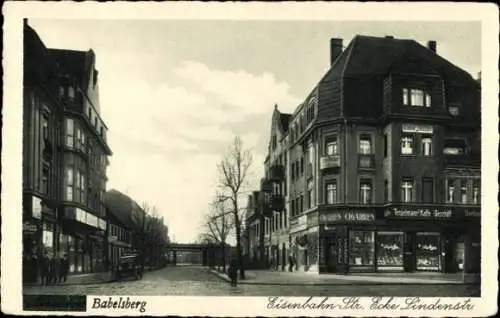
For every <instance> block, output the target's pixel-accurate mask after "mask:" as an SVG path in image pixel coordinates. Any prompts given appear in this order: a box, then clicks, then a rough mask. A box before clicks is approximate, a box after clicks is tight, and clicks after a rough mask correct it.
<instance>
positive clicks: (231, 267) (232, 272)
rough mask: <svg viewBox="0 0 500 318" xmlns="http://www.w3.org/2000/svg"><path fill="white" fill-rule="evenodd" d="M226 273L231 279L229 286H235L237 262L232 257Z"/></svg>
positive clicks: (236, 282)
mask: <svg viewBox="0 0 500 318" xmlns="http://www.w3.org/2000/svg"><path fill="white" fill-rule="evenodd" d="M228 274H229V278H230V279H231V286H236V285H237V284H238V262H237V261H236V258H234V257H233V258H231V261H230V262H229V268H228Z"/></svg>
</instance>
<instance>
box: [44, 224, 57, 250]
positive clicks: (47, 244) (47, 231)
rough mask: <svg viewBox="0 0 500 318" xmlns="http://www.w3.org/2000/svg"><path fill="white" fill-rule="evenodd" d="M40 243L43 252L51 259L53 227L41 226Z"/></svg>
mask: <svg viewBox="0 0 500 318" xmlns="http://www.w3.org/2000/svg"><path fill="white" fill-rule="evenodd" d="M42 243H43V250H44V251H46V252H47V253H48V255H49V257H51V256H52V255H53V253H54V227H53V225H52V224H48V223H44V224H43V232H42Z"/></svg>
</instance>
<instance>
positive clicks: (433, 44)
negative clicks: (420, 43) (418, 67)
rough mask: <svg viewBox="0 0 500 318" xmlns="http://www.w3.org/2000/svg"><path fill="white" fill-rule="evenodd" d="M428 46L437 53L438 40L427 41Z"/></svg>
mask: <svg viewBox="0 0 500 318" xmlns="http://www.w3.org/2000/svg"><path fill="white" fill-rule="evenodd" d="M427 48H428V49H429V50H431V51H432V52H434V53H436V41H429V42H427Z"/></svg>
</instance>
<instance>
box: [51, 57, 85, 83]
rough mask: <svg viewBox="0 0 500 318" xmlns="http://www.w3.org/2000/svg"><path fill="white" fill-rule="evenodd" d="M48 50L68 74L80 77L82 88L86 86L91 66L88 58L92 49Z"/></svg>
mask: <svg viewBox="0 0 500 318" xmlns="http://www.w3.org/2000/svg"><path fill="white" fill-rule="evenodd" d="M49 52H50V53H51V54H52V56H53V57H54V59H55V60H56V61H57V63H58V64H59V65H61V66H62V67H63V68H64V70H65V71H67V72H68V73H69V75H71V76H73V77H74V78H77V79H81V81H82V82H81V85H82V87H83V88H86V87H88V83H89V82H88V81H89V74H90V71H91V70H90V68H91V67H92V63H91V61H89V60H90V59H91V58H92V57H91V56H90V55H91V54H92V51H76V50H62V49H49Z"/></svg>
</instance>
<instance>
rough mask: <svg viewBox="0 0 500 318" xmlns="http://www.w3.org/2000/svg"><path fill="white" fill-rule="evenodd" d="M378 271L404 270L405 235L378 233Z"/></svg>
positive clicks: (400, 233) (399, 233)
mask: <svg viewBox="0 0 500 318" xmlns="http://www.w3.org/2000/svg"><path fill="white" fill-rule="evenodd" d="M377 245H378V249H377V269H379V270H402V269H403V233H402V232H378V233H377Z"/></svg>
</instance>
